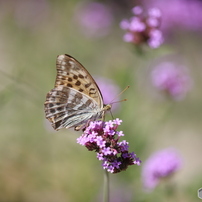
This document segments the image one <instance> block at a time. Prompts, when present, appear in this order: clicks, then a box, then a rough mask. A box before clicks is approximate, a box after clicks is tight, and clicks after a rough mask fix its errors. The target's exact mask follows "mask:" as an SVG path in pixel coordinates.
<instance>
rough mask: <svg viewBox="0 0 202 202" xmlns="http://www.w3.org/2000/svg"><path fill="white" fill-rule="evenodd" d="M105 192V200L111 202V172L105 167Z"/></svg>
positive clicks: (104, 201)
mask: <svg viewBox="0 0 202 202" xmlns="http://www.w3.org/2000/svg"><path fill="white" fill-rule="evenodd" d="M103 190H104V193H103V202H109V173H108V172H107V170H106V169H105V171H104V189H103Z"/></svg>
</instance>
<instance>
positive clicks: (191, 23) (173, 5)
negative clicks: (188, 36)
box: [143, 0, 202, 34]
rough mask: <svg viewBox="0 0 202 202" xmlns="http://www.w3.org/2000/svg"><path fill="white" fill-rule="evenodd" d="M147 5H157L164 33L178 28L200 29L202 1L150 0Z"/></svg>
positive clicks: (201, 23)
mask: <svg viewBox="0 0 202 202" xmlns="http://www.w3.org/2000/svg"><path fill="white" fill-rule="evenodd" d="M143 3H144V5H145V6H147V7H151V6H155V7H156V6H157V7H158V8H160V9H161V12H162V30H163V31H164V33H165V34H168V33H170V32H172V31H176V30H179V29H183V30H184V29H187V30H195V31H198V30H200V31H201V30H202V12H201V11H202V1H199V0H191V1H188V0H170V1H162V0H150V1H147V0H145V1H143Z"/></svg>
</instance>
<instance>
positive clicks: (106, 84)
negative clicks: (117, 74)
mask: <svg viewBox="0 0 202 202" xmlns="http://www.w3.org/2000/svg"><path fill="white" fill-rule="evenodd" d="M95 80H96V83H97V84H98V86H99V88H100V90H101V92H102V95H103V99H104V103H105V104H110V103H111V102H112V100H113V99H114V98H116V96H117V95H118V94H119V92H120V89H119V87H118V86H117V85H116V84H115V83H114V82H113V81H112V80H110V79H107V78H102V77H95ZM118 108H119V103H115V104H113V106H112V110H113V111H114V110H117V109H118Z"/></svg>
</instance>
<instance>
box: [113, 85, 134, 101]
mask: <svg viewBox="0 0 202 202" xmlns="http://www.w3.org/2000/svg"><path fill="white" fill-rule="evenodd" d="M129 87H130V86H126V87H125V88H124V89H123V90H122V91H121V92H120V93H119V94H118V95H117V96H116V97H115V98H114V99H113V100H115V99H116V98H117V97H119V96H120V95H121V94H122V93H123V92H125V91H126V90H128V88H129ZM113 100H112V101H111V104H114V103H117V102H123V101H126V100H127V99H123V100H120V101H117V102H113Z"/></svg>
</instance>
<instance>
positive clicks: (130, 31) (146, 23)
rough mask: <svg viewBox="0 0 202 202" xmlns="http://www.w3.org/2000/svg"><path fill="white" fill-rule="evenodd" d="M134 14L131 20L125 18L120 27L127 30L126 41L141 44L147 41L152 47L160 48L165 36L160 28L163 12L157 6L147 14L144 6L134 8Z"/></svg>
mask: <svg viewBox="0 0 202 202" xmlns="http://www.w3.org/2000/svg"><path fill="white" fill-rule="evenodd" d="M132 12H133V14H134V16H133V17H131V18H130V19H129V20H127V19H124V20H122V21H121V23H120V27H121V28H122V29H123V30H126V34H125V35H124V36H123V39H124V41H126V42H130V43H133V44H135V45H140V44H142V43H147V44H148V45H149V46H150V47H151V48H158V47H159V46H160V45H161V44H162V43H163V36H162V33H161V31H160V30H159V26H160V18H161V12H160V10H159V9H157V8H151V9H149V10H148V13H147V14H146V15H145V13H144V12H143V9H142V7H140V6H136V7H134V8H133V9H132Z"/></svg>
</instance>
